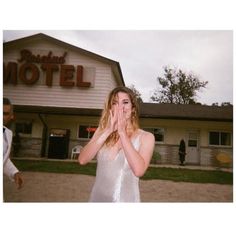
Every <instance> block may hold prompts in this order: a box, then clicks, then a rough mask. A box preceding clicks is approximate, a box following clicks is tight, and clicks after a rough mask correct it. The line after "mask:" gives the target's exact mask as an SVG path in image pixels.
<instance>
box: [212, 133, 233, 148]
mask: <svg viewBox="0 0 236 237" xmlns="http://www.w3.org/2000/svg"><path fill="white" fill-rule="evenodd" d="M209 144H210V145H215V146H231V133H229V132H209Z"/></svg>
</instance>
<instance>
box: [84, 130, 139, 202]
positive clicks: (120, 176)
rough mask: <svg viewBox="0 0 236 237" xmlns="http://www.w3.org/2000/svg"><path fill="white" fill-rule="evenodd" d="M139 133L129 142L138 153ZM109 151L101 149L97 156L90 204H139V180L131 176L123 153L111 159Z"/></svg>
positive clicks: (120, 151) (120, 152) (131, 172)
mask: <svg viewBox="0 0 236 237" xmlns="http://www.w3.org/2000/svg"><path fill="white" fill-rule="evenodd" d="M141 133H142V132H139V133H138V135H136V137H134V138H133V139H132V140H131V142H132V144H133V146H134V148H135V149H136V150H137V151H138V150H139V147H140V136H141ZM109 151H110V149H107V148H106V147H103V148H102V149H101V150H100V151H99V152H98V154H97V171H96V180H95V184H94V186H93V189H92V192H91V195H90V199H89V201H90V202H140V193H139V178H138V177H137V176H135V175H134V174H133V171H132V170H131V168H130V166H129V164H128V162H127V160H126V157H125V154H124V151H123V150H122V149H120V150H119V152H118V154H117V155H116V156H115V157H114V158H111V157H110V156H109V153H110V152H109Z"/></svg>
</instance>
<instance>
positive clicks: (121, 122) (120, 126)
mask: <svg viewBox="0 0 236 237" xmlns="http://www.w3.org/2000/svg"><path fill="white" fill-rule="evenodd" d="M126 125H127V123H126V119H125V116H124V110H123V107H121V106H120V107H119V109H118V122H117V130H118V134H119V135H121V134H124V133H126Z"/></svg>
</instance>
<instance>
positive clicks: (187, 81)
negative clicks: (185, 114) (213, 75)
mask: <svg viewBox="0 0 236 237" xmlns="http://www.w3.org/2000/svg"><path fill="white" fill-rule="evenodd" d="M157 80H158V82H159V84H160V85H161V86H162V89H160V90H157V89H156V90H155V91H154V92H153V94H152V96H151V98H150V99H151V100H152V101H155V102H158V103H172V104H195V103H197V102H196V99H195V96H196V92H197V91H200V89H201V88H205V87H206V85H207V83H208V81H205V82H201V81H200V80H199V79H198V77H197V76H195V75H194V74H192V73H190V74H187V73H185V72H183V71H182V70H180V69H179V70H176V69H172V68H169V67H167V66H166V67H164V76H163V77H158V78H157Z"/></svg>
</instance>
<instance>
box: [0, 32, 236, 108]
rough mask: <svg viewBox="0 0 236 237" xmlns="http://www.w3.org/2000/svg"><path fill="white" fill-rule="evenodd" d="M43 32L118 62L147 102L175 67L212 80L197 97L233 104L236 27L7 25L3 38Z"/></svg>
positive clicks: (202, 78) (200, 77)
mask: <svg viewBox="0 0 236 237" xmlns="http://www.w3.org/2000/svg"><path fill="white" fill-rule="evenodd" d="M39 32H41V33H45V34H47V35H50V36H52V37H55V38H57V39H60V40H62V41H65V42H67V43H70V44H73V45H75V46H77V47H80V48H83V49H86V50H88V51H91V52H93V53H97V54H99V55H102V56H104V57H107V58H110V59H112V60H115V61H118V62H119V63H120V66H121V70H122V74H123V77H124V81H125V84H126V86H130V85H131V84H133V85H135V88H136V89H137V90H138V91H139V92H140V93H141V96H142V99H143V101H144V102H151V100H150V97H151V95H152V93H153V91H154V90H155V89H157V90H159V89H160V88H161V87H160V85H159V83H158V81H157V77H159V76H163V72H164V70H163V69H164V67H165V66H169V67H172V68H176V69H181V70H183V71H184V72H186V73H187V74H189V73H193V74H194V75H196V76H197V77H198V78H199V80H200V81H208V84H207V86H206V88H203V89H202V90H200V91H199V92H198V93H197V96H196V101H197V102H200V103H202V104H207V105H211V104H212V103H215V102H218V103H219V104H221V103H222V102H230V103H231V104H233V31H232V30H74V31H71V30H66V31H63V30H57V31H49V30H46V31H45V30H40V31H32V30H28V31H19V30H17V31H15V30H13V31H12V30H5V31H3V40H4V41H10V40H14V39H17V38H21V37H25V36H29V35H33V34H36V33H39Z"/></svg>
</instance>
